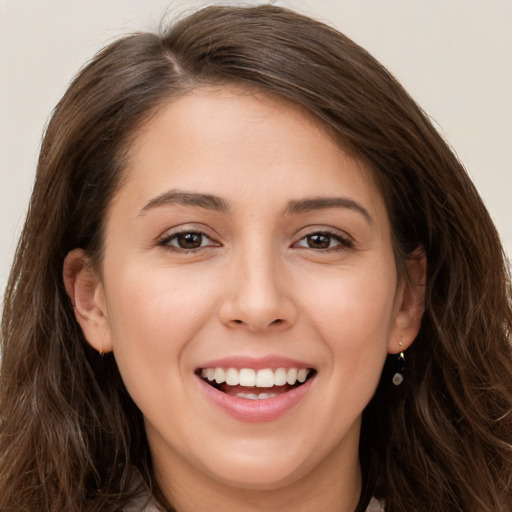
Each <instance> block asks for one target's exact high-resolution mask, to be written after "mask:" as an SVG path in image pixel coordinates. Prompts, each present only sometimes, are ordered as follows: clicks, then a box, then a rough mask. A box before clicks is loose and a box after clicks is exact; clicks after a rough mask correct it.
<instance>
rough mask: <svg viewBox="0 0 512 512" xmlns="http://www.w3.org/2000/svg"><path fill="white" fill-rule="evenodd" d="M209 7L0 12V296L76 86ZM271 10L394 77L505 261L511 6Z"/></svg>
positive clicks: (167, 4)
mask: <svg viewBox="0 0 512 512" xmlns="http://www.w3.org/2000/svg"><path fill="white" fill-rule="evenodd" d="M211 3H227V2H205V1H200V0H194V1H186V0H181V1H171V0H87V1H86V0H83V1H78V0H45V1H43V0H0V219H1V222H0V294H1V291H2V290H3V289H4V287H5V283H6V280H7V275H8V272H9V266H10V263H11V260H12V255H13V250H14V246H15V243H16V239H17V236H18V234H19V231H20V229H21V225H22V222H23V217H24V214H25V211H26V208H27V204H28V199H29V195H30V189H31V186H32V181H33V176H34V169H35V162H36V159H37V153H38V148H39V143H40V138H41V134H42V132H43V129H44V126H45V124H46V121H47V119H48V116H49V114H50V112H51V110H52V108H53V107H54V105H55V104H56V102H57V101H58V100H59V98H60V96H61V95H62V94H63V92H64V90H65V88H66V85H67V84H68V82H69V81H70V79H71V78H72V76H73V75H74V74H75V73H76V71H77V70H78V69H79V68H80V66H82V65H83V64H84V63H85V62H86V60H88V59H89V58H90V57H91V56H92V55H93V54H94V53H95V51H97V50H98V49H99V48H100V47H102V46H103V45H104V44H105V43H106V42H109V41H112V40H113V39H115V38H116V37H117V36H118V35H119V34H122V33H127V32H131V31H134V30H140V29H149V30H152V29H156V28H158V26H159V24H160V22H161V21H162V19H165V16H169V17H172V16H173V14H175V13H179V14H182V13H183V12H186V11H188V10H193V9H195V8H197V7H199V6H202V5H206V4H211ZM232 3H235V2H232ZM244 3H247V4H254V3H265V2H255V1H248V2H244ZM274 3H275V4H277V5H285V6H288V7H292V8H295V9H298V10H300V11H302V12H305V13H309V14H312V15H314V16H315V17H317V18H319V19H321V20H324V21H327V22H328V23H330V24H332V25H334V26H336V27H337V28H339V29H340V30H342V31H344V32H345V33H346V34H347V35H349V36H350V37H352V38H353V39H355V41H357V42H358V43H359V44H361V45H362V46H364V47H366V48H367V49H368V50H369V51H370V52H371V53H373V54H374V55H375V56H376V57H377V58H378V59H379V60H381V62H382V63H383V64H385V65H386V66H387V67H388V68H389V69H390V71H391V72H392V73H394V74H395V76H397V77H398V79H399V80H400V81H401V82H402V83H403V84H404V85H405V87H406V88H407V89H408V90H409V92H410V93H411V94H412V96H413V97H414V98H415V99H416V100H417V101H418V102H419V103H420V105H422V107H423V108H424V109H425V110H426V111H427V112H428V113H429V114H430V116H431V117H432V118H433V120H434V122H435V124H436V125H437V126H438V128H439V130H440V131H441V133H442V134H443V135H444V136H445V137H446V139H447V140H448V141H449V142H450V144H451V145H452V147H453V148H454V149H455V150H456V152H457V153H458V155H459V157H460V158H461V160H462V161H463V162H464V163H465V165H466V168H467V169H468V171H469V173H470V175H471V176H472V177H473V179H474V181H475V182H476V184H477V186H478V188H479V189H480V191H481V193H482V195H483V197H484V200H485V201H486V203H487V205H488V208H489V209H490V211H491V214H492V215H493V217H494V219H495V221H496V223H497V225H498V228H499V230H500V232H501V235H502V237H503V240H504V244H505V247H506V250H507V251H508V254H509V255H512V225H511V222H510V221H511V219H512V204H511V200H510V193H511V191H512V164H511V162H512V143H511V138H512V100H511V95H512V0H316V1H315V0H309V1H307V0H304V1H302V0H295V1H294V0H288V1H286V0H283V1H276V2H274Z"/></svg>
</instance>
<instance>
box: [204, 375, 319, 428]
mask: <svg viewBox="0 0 512 512" xmlns="http://www.w3.org/2000/svg"><path fill="white" fill-rule="evenodd" d="M315 378H316V377H312V378H311V379H308V380H307V381H306V382H305V383H304V384H302V385H301V386H299V387H297V388H294V389H292V390H290V391H287V392H286V393H282V394H281V395H277V396H274V397H272V398H264V399H261V400H250V399H248V398H240V397H238V396H231V395H228V394H226V393H223V392H222V391H219V390H218V389H216V388H214V387H213V386H210V384H207V383H206V382H205V381H204V380H202V379H201V378H200V377H198V380H199V384H200V386H201V389H202V390H203V391H204V393H205V394H206V396H207V397H208V398H209V399H210V400H211V401H212V402H213V403H214V404H215V405H217V406H219V407H220V408H221V409H222V410H223V411H224V412H226V413H227V414H229V415H230V416H231V417H233V418H235V419H236V420H238V421H244V422H247V423H263V422H266V421H274V420H277V419H278V418H280V417H281V416H283V415H284V414H286V413H287V412H288V411H289V410H290V409H292V408H293V407H294V406H295V405H297V404H298V403H299V402H300V401H301V400H302V399H303V398H304V397H305V396H306V394H307V393H308V391H309V390H310V388H311V386H312V382H313V381H314V380H315ZM263 391H265V390H263V389H262V392H263Z"/></svg>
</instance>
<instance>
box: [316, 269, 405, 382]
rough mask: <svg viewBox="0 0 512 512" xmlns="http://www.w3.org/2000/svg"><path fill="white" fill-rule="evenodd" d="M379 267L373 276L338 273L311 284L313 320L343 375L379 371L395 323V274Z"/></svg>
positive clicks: (359, 271)
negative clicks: (320, 283)
mask: <svg viewBox="0 0 512 512" xmlns="http://www.w3.org/2000/svg"><path fill="white" fill-rule="evenodd" d="M390 268H393V267H389V266H387V267H386V271H384V272H383V271H381V269H380V267H379V266H376V267H375V268H374V269H373V272H370V271H365V270H364V269H363V270H362V271H361V270H360V269H354V271H344V272H340V273H339V275H338V276H337V277H336V278H333V277H330V278H329V279H326V280H325V281H324V286H323V287H319V286H318V283H317V286H316V287H313V286H311V287H310V289H311V290H314V293H311V294H310V296H309V299H308V301H309V308H308V310H309V319H310V321H311V322H312V323H313V324H314V325H315V328H316V330H317V331H318V332H320V333H321V334H322V338H323V340H324V342H325V343H326V345H327V346H328V349H329V351H330V352H331V354H332V358H333V360H335V361H337V363H338V367H340V368H343V371H344V372H345V373H350V374H352V373H353V372H352V370H351V369H352V368H353V369H357V371H358V372H360V373H363V374H365V373H367V372H371V373H372V374H375V372H376V371H378V372H380V370H381V368H382V364H383V362H384V359H385V357H386V353H387V344H388V339H389V336H390V332H391V327H392V324H393V312H394V297H395V289H396V280H395V279H396V278H395V273H394V272H393V271H390Z"/></svg>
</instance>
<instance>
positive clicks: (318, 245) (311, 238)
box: [294, 231, 354, 252]
mask: <svg viewBox="0 0 512 512" xmlns="http://www.w3.org/2000/svg"><path fill="white" fill-rule="evenodd" d="M353 246H354V244H353V242H352V241H351V240H350V239H348V238H345V237H343V236H341V235H338V234H334V233H330V232H329V231H316V232H314V233H310V234H309V235H306V236H304V237H303V238H301V239H300V240H299V241H298V242H296V243H295V244H294V247H300V248H305V249H314V250H317V251H325V252H327V251H343V250H346V249H350V248H352V247H353Z"/></svg>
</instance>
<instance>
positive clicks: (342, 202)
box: [285, 197, 373, 224]
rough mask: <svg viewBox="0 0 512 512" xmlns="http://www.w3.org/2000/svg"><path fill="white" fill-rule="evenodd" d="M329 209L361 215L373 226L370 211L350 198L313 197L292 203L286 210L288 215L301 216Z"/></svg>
mask: <svg viewBox="0 0 512 512" xmlns="http://www.w3.org/2000/svg"><path fill="white" fill-rule="evenodd" d="M329 208H345V209H348V210H353V211H355V212H358V213H360V214H361V215H362V216H363V217H364V218H365V219H366V221H367V222H368V223H369V224H373V219H372V217H371V215H370V214H369V213H368V210H367V209H366V208H365V207H364V206H362V205H361V204H359V203H358V202H357V201H354V200H353V199H350V198H348V197H312V198H305V199H300V200H298V201H290V202H289V203H288V205H287V206H286V208H285V213H287V214H295V215H297V214H301V213H307V212H311V211H314V210H327V209H329Z"/></svg>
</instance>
